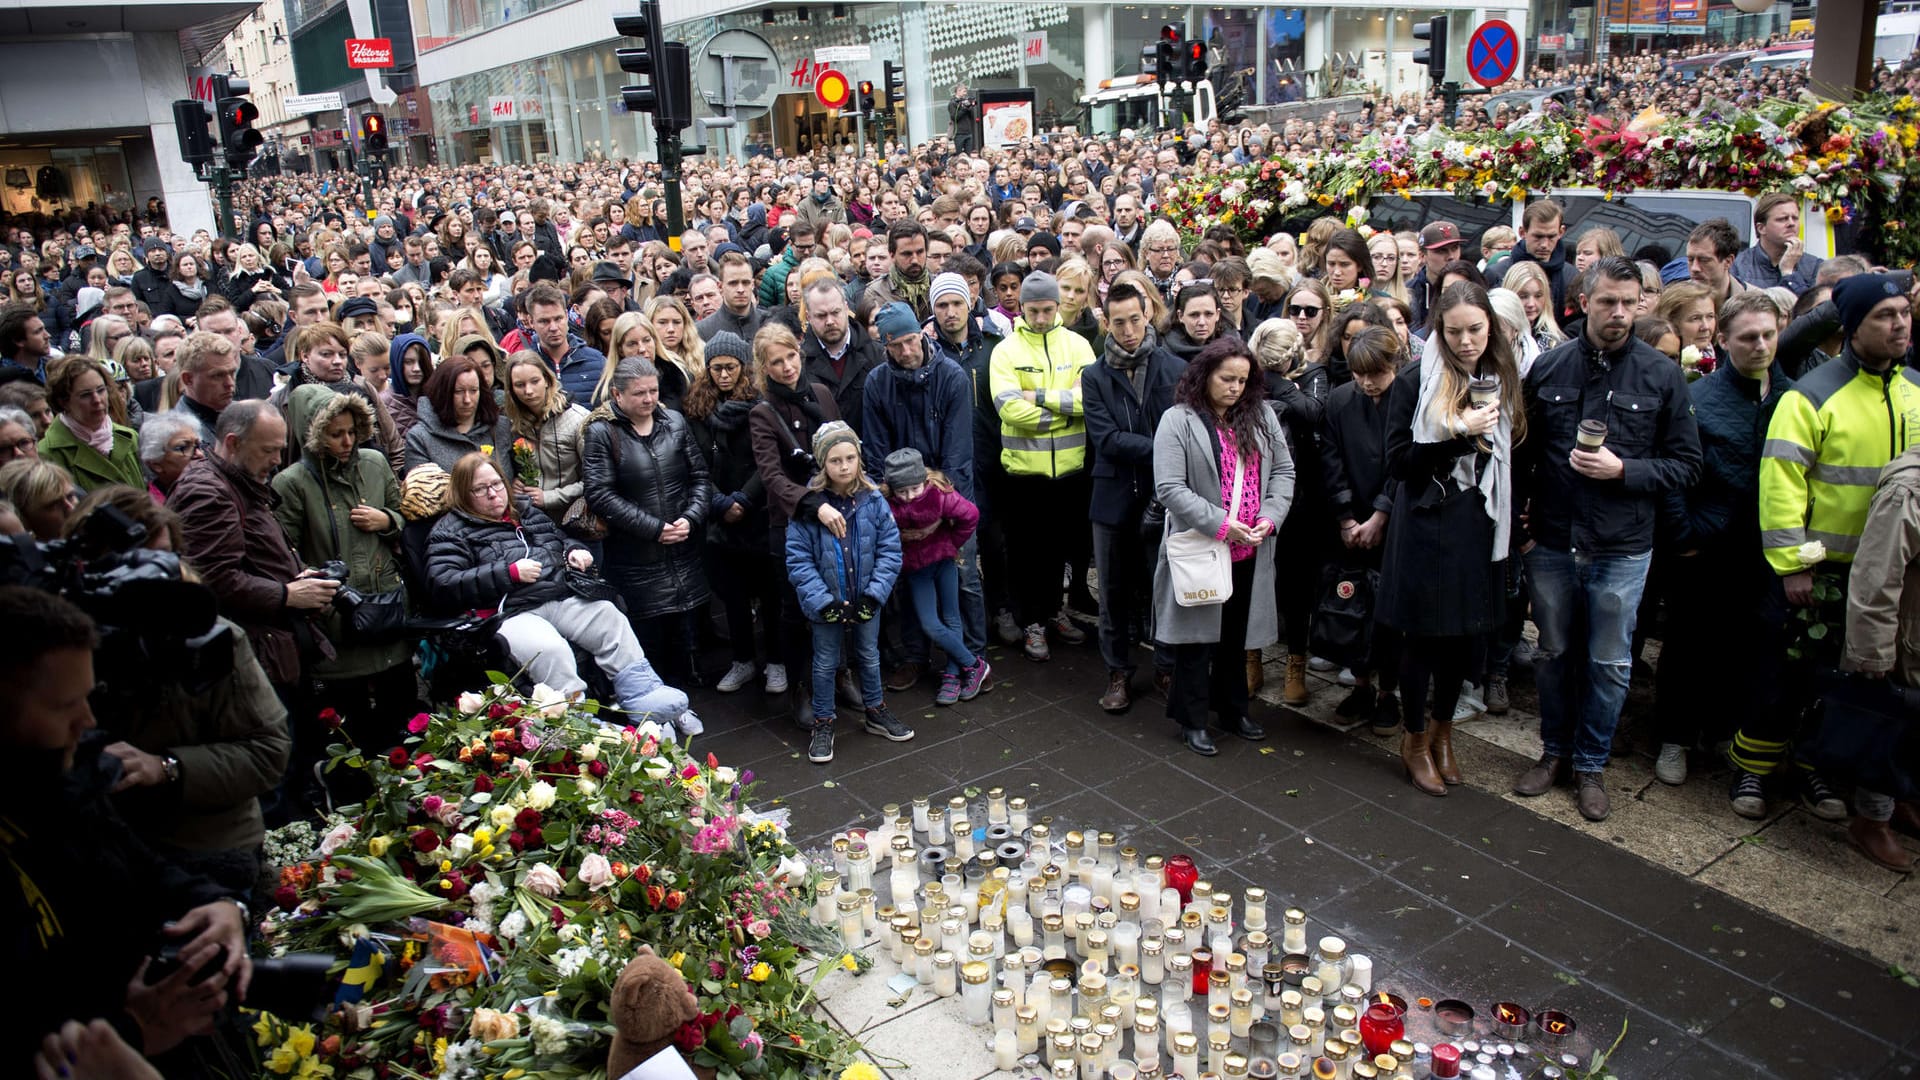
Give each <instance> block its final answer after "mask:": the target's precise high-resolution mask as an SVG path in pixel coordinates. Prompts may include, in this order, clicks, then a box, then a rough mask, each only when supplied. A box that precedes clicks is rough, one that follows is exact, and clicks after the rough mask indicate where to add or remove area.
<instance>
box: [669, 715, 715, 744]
mask: <svg viewBox="0 0 1920 1080" xmlns="http://www.w3.org/2000/svg"><path fill="white" fill-rule="evenodd" d="M673 726H674V727H675V728H678V729H679V731H680V734H681V735H682V736H683V737H685V738H692V737H693V736H695V735H698V734H700V733H701V732H703V731H705V730H707V725H705V724H703V723H701V722H700V718H699V717H698V716H695V715H694V712H693V710H692V709H688V710H687V711H686V712H683V713H681V714H680V718H679V719H678V720H675V721H674V722H673Z"/></svg>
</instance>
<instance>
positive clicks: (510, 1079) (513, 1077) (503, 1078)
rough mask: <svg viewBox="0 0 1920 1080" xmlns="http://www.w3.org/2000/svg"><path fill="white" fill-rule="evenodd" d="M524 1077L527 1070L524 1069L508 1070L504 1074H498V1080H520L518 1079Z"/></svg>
mask: <svg viewBox="0 0 1920 1080" xmlns="http://www.w3.org/2000/svg"><path fill="white" fill-rule="evenodd" d="M525 1075H527V1070H525V1069H508V1070H507V1071H506V1072H503V1073H501V1074H500V1080H520V1078H521V1077H523V1076H525Z"/></svg>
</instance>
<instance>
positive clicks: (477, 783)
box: [473, 773, 493, 795]
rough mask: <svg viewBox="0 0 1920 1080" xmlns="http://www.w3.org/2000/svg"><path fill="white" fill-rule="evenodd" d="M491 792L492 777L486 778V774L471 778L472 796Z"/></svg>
mask: <svg viewBox="0 0 1920 1080" xmlns="http://www.w3.org/2000/svg"><path fill="white" fill-rule="evenodd" d="M492 790H493V777H491V776H488V775H487V774H486V773H481V774H480V775H478V776H476V777H474V778H473V792H474V794H476V795H478V794H481V793H483V792H488V791H492Z"/></svg>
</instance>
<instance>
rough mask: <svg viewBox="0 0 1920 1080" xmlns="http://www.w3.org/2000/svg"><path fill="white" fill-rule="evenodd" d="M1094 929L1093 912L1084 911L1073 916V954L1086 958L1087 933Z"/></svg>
mask: <svg viewBox="0 0 1920 1080" xmlns="http://www.w3.org/2000/svg"><path fill="white" fill-rule="evenodd" d="M1092 930H1093V912H1091V911H1082V912H1080V913H1079V914H1077V915H1075V916H1074V917H1073V924H1072V931H1071V937H1072V941H1073V954H1074V955H1075V956H1079V957H1082V958H1084V957H1085V956H1086V955H1087V934H1088V933H1090V932H1092Z"/></svg>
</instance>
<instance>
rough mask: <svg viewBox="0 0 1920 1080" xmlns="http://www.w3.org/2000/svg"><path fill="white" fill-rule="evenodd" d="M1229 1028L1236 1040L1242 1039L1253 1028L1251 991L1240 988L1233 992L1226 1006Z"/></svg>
mask: <svg viewBox="0 0 1920 1080" xmlns="http://www.w3.org/2000/svg"><path fill="white" fill-rule="evenodd" d="M1228 1017H1229V1027H1230V1029H1231V1030H1232V1032H1233V1037H1234V1038H1236V1039H1244V1038H1246V1037H1247V1033H1248V1032H1249V1031H1250V1030H1251V1029H1252V1028H1253V991H1251V990H1248V989H1247V988H1246V987H1244V986H1243V987H1241V988H1240V989H1238V990H1235V991H1234V992H1233V1000H1232V1002H1231V1004H1230V1005H1229V1006H1228Z"/></svg>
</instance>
